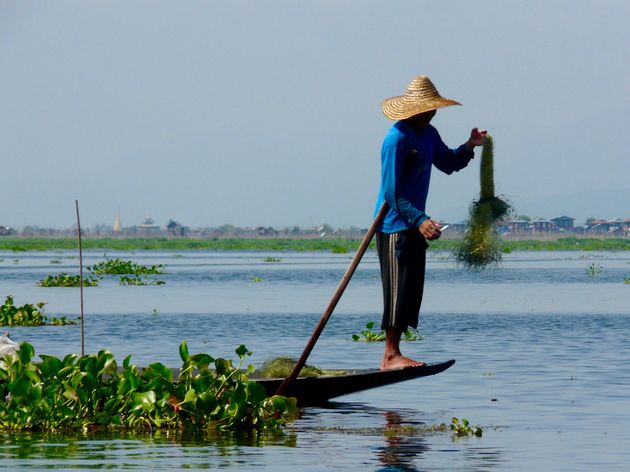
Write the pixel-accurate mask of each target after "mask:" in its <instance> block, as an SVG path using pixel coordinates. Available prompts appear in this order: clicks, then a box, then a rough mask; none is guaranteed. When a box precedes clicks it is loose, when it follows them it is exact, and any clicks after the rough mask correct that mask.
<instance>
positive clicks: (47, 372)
mask: <svg viewBox="0 0 630 472" xmlns="http://www.w3.org/2000/svg"><path fill="white" fill-rule="evenodd" d="M39 357H41V358H42V363H41V364H40V366H39V369H40V371H41V372H42V375H43V376H44V377H53V376H54V375H57V374H58V373H59V371H60V370H61V367H62V365H63V364H62V363H61V360H59V359H58V358H56V357H53V356H46V355H44V354H41V355H40V356H39Z"/></svg>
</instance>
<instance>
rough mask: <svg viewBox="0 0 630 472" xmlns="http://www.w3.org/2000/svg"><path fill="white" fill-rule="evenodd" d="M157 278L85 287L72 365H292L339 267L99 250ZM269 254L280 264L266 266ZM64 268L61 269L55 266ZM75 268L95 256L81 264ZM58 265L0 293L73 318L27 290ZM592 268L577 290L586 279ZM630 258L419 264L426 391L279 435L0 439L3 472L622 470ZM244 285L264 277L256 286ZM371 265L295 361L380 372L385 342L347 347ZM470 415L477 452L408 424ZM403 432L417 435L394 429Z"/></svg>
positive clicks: (354, 402) (362, 309)
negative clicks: (477, 434) (477, 266)
mask: <svg viewBox="0 0 630 472" xmlns="http://www.w3.org/2000/svg"><path fill="white" fill-rule="evenodd" d="M108 256H109V257H122V258H125V259H133V260H134V261H136V262H139V263H142V264H165V265H166V272H167V273H166V274H165V275H163V276H159V277H158V278H160V279H162V280H164V281H166V285H164V286H150V287H121V286H119V285H118V283H117V280H116V279H115V278H110V279H106V280H104V281H102V282H101V285H100V286H99V287H93V288H86V289H85V297H86V300H85V310H86V350H87V351H88V352H96V351H98V350H100V349H110V350H112V351H113V352H114V353H115V354H116V357H117V358H118V359H119V360H122V358H123V357H125V356H126V355H127V354H132V355H133V360H134V361H135V362H136V363H137V364H138V365H144V364H147V363H150V362H155V361H160V362H164V363H166V364H169V365H177V364H178V363H179V357H178V353H177V347H178V345H179V343H180V342H181V341H183V340H187V341H188V345H189V348H190V350H191V352H198V351H204V352H208V353H210V354H212V355H215V356H223V357H229V356H233V357H235V355H234V354H233V351H234V348H235V347H236V346H237V345H238V344H240V343H245V344H246V345H247V347H248V348H249V349H250V350H252V351H253V352H254V355H253V356H252V357H251V362H252V363H253V364H260V363H262V362H264V360H266V359H268V358H270V357H275V356H280V355H291V356H294V357H297V356H299V354H300V353H301V351H302V349H303V347H304V345H305V344H306V341H307V340H308V337H309V336H310V334H311V332H312V330H313V328H314V326H315V324H316V323H317V321H318V320H319V318H320V317H321V313H322V311H323V309H324V308H325V306H326V305H327V303H328V300H329V298H330V296H331V295H332V293H333V291H334V289H335V287H336V285H337V283H338V281H339V278H340V277H341V275H342V274H343V272H344V270H345V268H346V266H347V264H348V263H349V260H350V256H349V255H333V254H327V253H262V252H250V253H246V252H242V253H241V252H239V253H234V252H225V253H222V252H181V253H177V254H175V253H156V252H137V253H115V252H111V253H108ZM267 256H272V257H275V258H280V259H281V261H280V262H265V261H264V259H265V257H267ZM51 259H61V264H53V263H51V262H50V261H51ZM85 259H86V261H85V264H86V265H89V264H92V263H94V262H98V261H100V260H102V259H103V253H102V252H90V253H88V254H87V256H86V257H85ZM77 265H78V260H77V259H76V258H75V257H74V254H72V253H66V252H61V253H57V252H49V253H34V252H33V253H12V252H0V296H4V295H8V294H12V295H13V296H14V297H15V301H16V303H17V304H23V303H35V302H38V301H46V302H48V305H47V306H46V311H47V313H48V314H49V315H65V316H72V317H75V316H77V314H78V312H79V298H78V295H79V292H78V289H68V288H40V287H36V286H35V283H36V282H37V280H39V279H41V278H43V277H44V276H45V275H47V274H50V273H57V272H73V273H76V272H77V271H78V269H77ZM589 268H590V269H593V268H594V269H596V270H595V272H598V275H596V276H589V275H588V274H587V269H589ZM629 275H630V253H627V252H626V253H579V252H575V253H574V252H553V253H551V252H550V253H542V252H536V253H515V254H510V255H507V256H505V258H504V262H503V264H502V266H501V267H499V268H497V269H493V270H488V271H484V272H482V273H468V272H466V271H462V270H461V269H459V268H458V267H457V266H456V265H455V264H453V263H452V262H450V261H449V260H448V255H447V254H444V253H439V252H437V253H436V252H434V253H431V255H430V260H429V263H428V273H427V283H426V285H427V290H426V297H425V301H424V303H423V314H422V318H421V331H422V333H423V334H424V336H425V338H424V340H423V341H422V342H414V343H406V344H403V350H404V352H405V353H406V354H409V355H411V356H413V357H417V358H420V359H424V360H427V361H430V362H437V361H443V360H447V359H451V358H454V359H456V360H457V363H456V364H455V366H453V367H452V368H451V369H449V370H448V371H446V372H444V373H442V374H440V375H438V376H435V377H429V378H425V379H418V380H414V381H409V382H405V383H402V384H397V385H393V386H389V387H385V388H380V389H375V390H371V391H367V392H363V393H359V394H354V395H349V396H346V397H341V398H340V399H338V401H336V402H334V403H332V404H331V405H330V408H307V409H304V411H303V416H302V418H300V419H299V420H297V421H296V422H295V423H293V424H292V425H291V426H290V427H289V428H288V429H287V431H286V432H285V434H284V435H283V436H281V437H269V436H265V437H235V438H208V437H194V436H193V437H190V436H185V435H173V434H170V435H167V434H164V433H156V434H154V435H133V434H116V435H112V434H108V435H81V434H74V435H42V434H14V435H9V434H5V435H4V436H2V441H1V442H0V468H7V469H11V470H20V469H24V470H42V469H52V468H54V469H59V470H64V469H67V470H77V469H78V470H82V469H83V470H88V469H97V468H98V469H100V468H120V469H137V470H147V469H182V468H192V469H197V468H200V469H201V468H203V469H217V468H220V469H223V470H279V471H284V470H286V471H295V470H297V471H311V470H313V471H315V470H325V469H337V470H357V469H361V470H375V471H376V470H382V471H452V470H471V471H472V470H553V471H556V470H559V471H564V470H566V471H574V470H626V468H627V463H628V461H630V428H629V427H628V425H629V424H630V395H629V391H630V390H629V387H630V368H629V367H628V361H629V360H630V342H629V341H628V335H627V333H628V332H630V285H627V284H624V278H625V277H626V276H629ZM253 280H261V281H260V282H254V281H253ZM380 297H381V292H380V286H379V276H378V264H377V261H376V258H375V255H374V254H373V253H372V254H368V255H366V258H365V260H364V262H362V264H361V266H360V268H359V270H358V272H357V274H356V275H355V277H354V279H353V280H352V282H351V284H350V286H349V287H348V289H347V291H346V294H345V295H344V297H343V299H342V301H341V303H340V304H339V306H338V308H337V310H336V311H335V314H334V315H333V316H332V318H331V320H330V322H329V323H328V326H327V327H326V330H325V331H324V334H323V335H322V338H320V340H319V342H318V343H317V346H316V347H315V350H314V351H313V353H312V354H311V357H310V358H309V363H312V364H315V365H318V366H320V367H325V368H367V367H373V366H376V365H378V362H379V359H380V355H381V351H382V348H383V346H382V344H365V343H355V342H352V341H349V339H350V338H351V335H352V334H353V333H357V332H359V330H361V329H362V328H363V326H364V325H365V323H366V322H368V321H370V320H372V321H377V320H379V318H380V309H381V298H380ZM11 336H12V338H13V339H14V340H16V341H29V342H30V343H32V344H33V345H34V346H35V349H36V352H38V353H42V354H52V355H57V356H63V355H65V354H67V353H69V352H77V351H78V350H80V333H79V328H78V327H77V326H71V327H39V328H13V329H12V330H11ZM452 416H458V417H460V418H462V417H464V418H468V419H469V420H470V421H471V423H473V424H478V425H480V426H482V427H483V428H484V435H483V437H482V438H464V439H453V438H451V436H450V434H448V433H432V434H428V433H425V432H421V431H422V427H424V426H430V425H435V424H439V423H443V422H449V421H450V419H451V417H452ZM400 426H412V427H416V428H402V429H400V428H399V427H400Z"/></svg>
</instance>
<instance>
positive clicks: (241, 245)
mask: <svg viewBox="0 0 630 472" xmlns="http://www.w3.org/2000/svg"><path fill="white" fill-rule="evenodd" d="M360 242H361V240H360V239H352V238H347V239H345V238H336V239H319V238H310V239H309V238H294V239H288V238H287V239H281V238H270V239H263V238H255V239H248V238H240V239H217V238H213V239H190V238H182V239H165V238H155V239H135V238H133V239H132V238H130V239H114V238H99V239H96V238H95V239H84V240H83V249H106V250H112V251H113V250H115V251H194V250H209V251H265V252H270V251H275V252H279V251H332V250H333V248H335V246H339V249H341V250H342V251H343V249H342V248H345V249H346V251H345V252H354V251H356V249H357V247H359V244H360ZM16 243H19V244H21V245H23V248H22V250H23V251H51V250H54V249H64V250H74V249H76V238H65V239H64V238H54V239H41V238H8V237H6V236H5V237H2V238H0V250H11V248H12V246H13V245H14V244H16ZM459 244H460V241H459V240H457V239H445V238H441V239H438V240H436V241H433V242H432V243H431V249H430V250H431V251H453V250H455V249H456V248H457V247H458V246H459ZM370 247H371V248H372V249H374V247H375V243H374V242H372V244H371V245H370ZM504 247H505V248H508V249H510V250H513V251H517V250H518V251H630V239H629V238H587V237H576V236H572V237H563V238H558V239H541V240H534V239H530V240H518V241H507V240H506V241H504ZM173 257H175V256H173ZM182 257H184V256H182ZM64 258H66V259H76V257H75V256H64Z"/></svg>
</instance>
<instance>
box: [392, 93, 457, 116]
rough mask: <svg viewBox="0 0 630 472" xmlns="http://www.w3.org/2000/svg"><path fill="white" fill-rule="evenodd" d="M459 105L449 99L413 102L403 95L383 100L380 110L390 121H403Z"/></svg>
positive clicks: (438, 98) (441, 98)
mask: <svg viewBox="0 0 630 472" xmlns="http://www.w3.org/2000/svg"><path fill="white" fill-rule="evenodd" d="M452 105H461V103H459V102H456V101H455V100H451V99H450V98H444V97H435V98H431V99H428V100H422V101H419V100H413V99H410V97H408V96H405V95H400V96H397V97H391V98H387V99H385V100H383V103H382V104H381V110H383V114H384V115H385V116H386V117H387V118H389V119H390V120H405V119H407V118H410V117H412V116H414V115H417V114H419V113H424V112H427V111H431V110H437V109H438V108H445V107H450V106H452Z"/></svg>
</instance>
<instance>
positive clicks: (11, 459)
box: [0, 431, 297, 470]
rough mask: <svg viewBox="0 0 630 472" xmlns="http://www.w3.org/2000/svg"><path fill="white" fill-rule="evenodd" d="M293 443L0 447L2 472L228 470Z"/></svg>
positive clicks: (10, 437) (64, 438)
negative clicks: (30, 471)
mask: <svg viewBox="0 0 630 472" xmlns="http://www.w3.org/2000/svg"><path fill="white" fill-rule="evenodd" d="M296 442H297V438H296V435H295V434H292V433H290V432H285V433H282V434H280V433H268V432H256V431H253V432H247V433H231V434H227V433H221V434H217V433H214V432H213V433H210V432H181V431H155V432H153V433H145V434H141V433H132V432H124V431H117V432H107V433H103V432H100V433H90V432H84V433H63V434H61V433H31V432H27V433H7V434H4V436H3V439H2V442H1V443H0V468H8V469H11V470H16V469H23V468H34V469H41V468H46V469H48V468H50V469H56V468H68V467H69V468H81V469H102V468H135V469H140V470H148V469H154V468H168V467H169V466H172V465H173V464H174V463H176V464H178V467H182V468H208V467H217V466H218V467H226V466H233V465H235V464H238V463H240V462H242V461H244V460H245V461H248V460H251V456H255V455H256V453H255V452H252V451H255V450H257V449H260V448H262V447H263V446H281V447H290V448H294V447H295V446H296ZM248 457H249V459H248Z"/></svg>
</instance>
